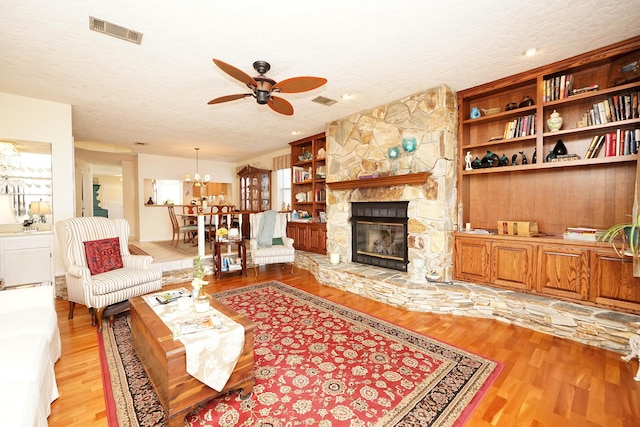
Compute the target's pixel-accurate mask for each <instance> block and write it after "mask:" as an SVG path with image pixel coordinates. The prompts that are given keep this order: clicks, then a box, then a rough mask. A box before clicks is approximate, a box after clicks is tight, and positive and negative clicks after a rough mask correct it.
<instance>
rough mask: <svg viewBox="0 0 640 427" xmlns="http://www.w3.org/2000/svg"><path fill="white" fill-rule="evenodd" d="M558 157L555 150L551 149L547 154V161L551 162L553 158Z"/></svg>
mask: <svg viewBox="0 0 640 427" xmlns="http://www.w3.org/2000/svg"><path fill="white" fill-rule="evenodd" d="M556 157H558V156H556V155H555V154H554V152H553V151H549V154H547V157H546V159H545V161H546V162H547V163H549V162H550V161H551V159H555V158H556Z"/></svg>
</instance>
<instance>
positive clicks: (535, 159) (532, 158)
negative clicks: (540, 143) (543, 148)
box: [531, 148, 538, 165]
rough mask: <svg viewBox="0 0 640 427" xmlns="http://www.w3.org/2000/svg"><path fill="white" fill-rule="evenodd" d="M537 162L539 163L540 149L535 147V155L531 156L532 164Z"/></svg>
mask: <svg viewBox="0 0 640 427" xmlns="http://www.w3.org/2000/svg"><path fill="white" fill-rule="evenodd" d="M536 163H538V149H537V148H534V149H533V156H531V164H532V165H535V164H536Z"/></svg>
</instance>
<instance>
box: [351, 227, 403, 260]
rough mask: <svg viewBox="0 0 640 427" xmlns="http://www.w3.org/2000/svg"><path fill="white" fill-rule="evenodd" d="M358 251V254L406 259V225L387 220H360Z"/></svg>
mask: <svg viewBox="0 0 640 427" xmlns="http://www.w3.org/2000/svg"><path fill="white" fill-rule="evenodd" d="M356 224H357V225H356V227H357V230H358V231H357V242H356V251H357V253H358V254H362V255H370V256H374V257H380V258H388V259H394V260H399V261H402V260H404V245H405V240H404V238H403V232H404V226H403V225H402V224H394V223H387V222H368V221H358V222H357V223H356Z"/></svg>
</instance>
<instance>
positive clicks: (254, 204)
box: [238, 165, 271, 212]
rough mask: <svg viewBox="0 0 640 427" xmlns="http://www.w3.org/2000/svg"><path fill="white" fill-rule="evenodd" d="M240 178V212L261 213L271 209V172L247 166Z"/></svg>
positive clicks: (240, 173) (239, 174)
mask: <svg viewBox="0 0 640 427" xmlns="http://www.w3.org/2000/svg"><path fill="white" fill-rule="evenodd" d="M238 176H239V177H240V210H241V211H250V212H259V211H267V210H269V209H271V170H269V169H259V168H255V167H253V166H249V165H247V166H245V167H244V168H242V170H240V172H238Z"/></svg>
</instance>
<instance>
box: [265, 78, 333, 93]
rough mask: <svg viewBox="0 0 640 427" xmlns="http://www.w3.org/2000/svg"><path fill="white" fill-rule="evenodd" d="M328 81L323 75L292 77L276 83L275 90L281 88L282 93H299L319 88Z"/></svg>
mask: <svg viewBox="0 0 640 427" xmlns="http://www.w3.org/2000/svg"><path fill="white" fill-rule="evenodd" d="M326 82H327V79H325V78H322V77H292V78H290V79H286V80H283V81H281V82H279V83H276V84H275V86H274V87H273V90H279V91H280V92H281V93H298V92H306V91H308V90H313V89H316V88H319V87H320V86H322V85H323V84H325V83H326Z"/></svg>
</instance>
